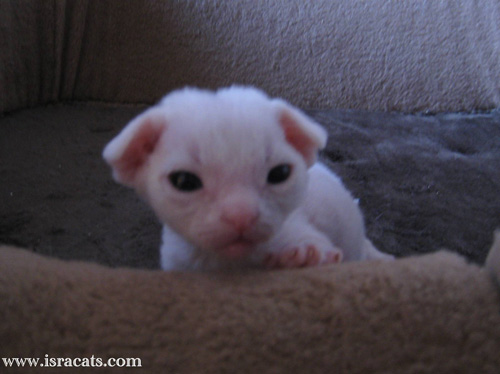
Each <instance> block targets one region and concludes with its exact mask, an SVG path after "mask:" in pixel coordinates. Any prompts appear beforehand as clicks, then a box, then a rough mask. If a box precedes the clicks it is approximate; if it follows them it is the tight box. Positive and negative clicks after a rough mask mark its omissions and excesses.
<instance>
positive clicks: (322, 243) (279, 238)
mask: <svg viewBox="0 0 500 374" xmlns="http://www.w3.org/2000/svg"><path fill="white" fill-rule="evenodd" d="M341 261H342V251H341V250H340V249H339V248H337V247H335V246H334V245H333V244H332V242H331V241H330V240H329V239H328V238H327V237H326V236H325V235H324V234H322V233H321V232H319V231H318V230H317V229H315V228H314V227H313V226H312V225H311V224H310V223H309V222H308V221H307V219H306V217H305V216H303V215H301V214H296V215H294V217H291V218H290V219H289V220H287V222H285V224H284V225H283V228H282V229H281V231H280V232H279V233H278V234H277V235H276V237H275V238H273V239H272V240H271V241H270V242H269V243H268V245H267V246H266V249H265V254H264V256H263V259H262V263H263V265H264V266H265V267H267V268H298V267H306V266H317V265H325V264H333V263H339V262H341Z"/></svg>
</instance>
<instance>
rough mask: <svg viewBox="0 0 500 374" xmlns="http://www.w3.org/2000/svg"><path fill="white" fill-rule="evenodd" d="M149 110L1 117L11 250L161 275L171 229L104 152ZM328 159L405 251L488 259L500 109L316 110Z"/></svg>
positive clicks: (0, 167) (54, 110)
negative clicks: (162, 249)
mask: <svg viewBox="0 0 500 374" xmlns="http://www.w3.org/2000/svg"><path fill="white" fill-rule="evenodd" d="M141 110H143V107H127V106H107V105H100V104H86V105H85V104H73V105H71V104H60V105H53V106H48V107H39V108H36V109H28V110H23V111H19V112H16V113H13V114H10V115H7V116H5V117H4V118H1V119H0V160H2V162H1V163H0V175H1V178H2V183H1V184H0V198H1V202H0V207H1V208H0V243H7V244H14V245H18V246H22V247H27V248H31V249H33V250H34V251H35V252H39V253H44V254H49V255H53V256H57V257H60V258H65V259H80V260H90V261H96V262H99V263H102V264H106V265H110V266H130V267H145V268H156V267H157V266H158V247H159V239H160V226H159V224H158V222H157V220H156V218H155V217H154V216H153V214H152V213H151V212H150V211H149V208H147V207H146V205H145V204H143V203H142V202H141V201H139V200H138V198H137V197H136V196H135V194H134V193H133V192H132V191H131V190H128V189H126V188H124V187H121V186H119V185H117V184H116V183H115V182H114V181H113V180H112V178H111V174H110V171H109V170H108V168H107V166H106V165H105V163H104V162H103V161H102V159H101V151H102V148H103V146H104V145H105V144H106V143H107V142H108V141H109V140H110V139H111V138H112V137H113V136H114V135H115V134H116V133H117V132H118V131H119V130H120V129H121V128H122V127H123V126H124V124H125V123H127V122H128V120H130V119H131V117H133V116H134V115H135V114H137V113H138V112H140V111H141ZM310 114H311V116H313V117H314V118H315V119H316V120H317V121H318V122H320V123H321V124H323V125H324V126H325V127H326V128H327V130H328V132H329V135H330V137H329V142H328V145H327V148H326V150H325V151H324V153H323V158H324V159H325V161H326V162H327V163H328V165H330V167H331V168H332V169H333V170H335V171H336V172H337V173H338V174H339V175H340V176H341V177H342V178H343V180H344V182H345V184H346V185H347V186H348V188H349V189H350V190H351V191H352V192H353V194H354V196H355V197H356V198H359V199H360V205H361V208H362V210H363V211H364V214H365V219H366V224H367V230H368V237H369V238H371V239H372V240H373V242H374V243H375V245H376V246H377V247H378V248H379V249H381V250H383V251H386V252H389V253H392V254H395V255H396V256H407V255H412V254H422V253H427V252H435V251H438V250H440V249H442V248H446V249H448V250H450V251H454V252H456V253H460V254H462V255H465V256H467V257H468V258H469V259H470V260H473V261H474V262H477V263H482V262H483V261H484V259H485V256H486V253H487V250H488V248H489V246H490V245H491V241H492V239H493V232H494V230H495V229H496V228H499V227H500V198H499V193H498V191H500V173H499V170H500V112H498V111H496V112H491V113H483V114H474V115H466V114H463V115H462V114H442V115H436V116H419V115H404V114H386V113H374V112H353V111H313V112H310Z"/></svg>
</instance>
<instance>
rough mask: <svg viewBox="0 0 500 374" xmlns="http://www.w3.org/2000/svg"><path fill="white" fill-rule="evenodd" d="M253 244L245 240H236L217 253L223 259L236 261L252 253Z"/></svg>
mask: <svg viewBox="0 0 500 374" xmlns="http://www.w3.org/2000/svg"><path fill="white" fill-rule="evenodd" d="M254 247H255V243H254V242H251V241H249V240H246V239H237V240H235V241H234V242H232V243H230V244H228V245H227V246H225V247H223V248H221V249H220V250H218V251H217V252H218V253H219V254H220V255H222V256H223V257H225V258H228V259H231V260H238V259H241V258H244V257H246V256H248V255H249V254H250V253H252V252H253V249H254Z"/></svg>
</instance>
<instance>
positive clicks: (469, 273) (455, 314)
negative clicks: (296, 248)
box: [0, 243, 500, 374]
mask: <svg viewBox="0 0 500 374" xmlns="http://www.w3.org/2000/svg"><path fill="white" fill-rule="evenodd" d="M499 244H500V243H499ZM497 250H500V248H497ZM497 255H498V253H497ZM499 305H500V304H499V296H498V293H497V288H496V287H495V285H494V283H493V282H492V279H491V278H490V275H489V274H488V272H486V271H485V270H483V269H481V268H479V267H477V266H475V265H468V264H466V263H465V262H464V261H463V259H461V258H459V257H458V256H455V255H452V254H447V253H439V254H434V255H429V256H421V257H420V258H411V259H405V260H400V261H396V262H372V263H370V262H364V263H351V264H347V265H343V266H329V267H325V268H323V269H322V270H321V271H318V270H317V269H314V268H307V269H302V270H292V271H272V272H251V273H248V274H233V275H214V274H210V273H209V274H200V273H195V274H193V273H181V274H176V273H167V272H159V271H139V270H126V269H116V270H112V269H109V268H104V267H102V266H96V265H92V264H88V263H85V264H84V263H68V262H61V261H56V260H49V259H47V258H43V257H41V256H38V255H34V254H32V253H29V252H26V251H22V250H20V249H9V248H2V247H0V311H2V318H1V320H0V342H1V343H2V344H1V346H0V354H1V355H0V358H11V359H12V358H26V357H28V358H33V359H39V363H41V364H43V365H46V366H45V367H43V368H39V367H37V369H33V371H28V372H36V373H39V372H40V373H44V372H49V373H60V372H63V373H66V372H68V373H75V372H77V373H79V372H82V373H87V372H89V370H90V371H92V369H91V368H89V367H85V366H83V365H82V362H83V361H82V360H83V359H87V362H88V364H87V366H89V365H90V364H91V361H90V359H92V358H93V359H94V361H93V362H94V365H98V366H100V370H99V372H105V373H116V372H117V371H120V369H117V368H116V367H111V366H107V367H104V365H116V364H117V363H118V364H120V363H121V364H122V365H126V364H127V361H125V360H126V359H133V361H128V363H129V365H130V366H132V365H133V367H134V368H130V369H122V371H125V370H129V371H131V372H132V371H134V372H135V371H137V372H140V373H186V374H191V373H207V374H209V373H249V374H253V373H275V374H280V373H283V374H285V373H318V374H324V373H330V372H335V373H342V374H344V373H345V374H358V373H359V374H365V373H398V374H400V373H408V374H410V373H450V374H452V373H453V374H461V373H464V374H465V373H492V374H493V373H497V372H498V369H499V368H500V356H499V355H498V352H499V350H500V314H499V313H498V311H499ZM58 358H63V359H65V361H63V363H64V365H61V367H55V366H51V365H57V359H58ZM53 359H55V360H56V361H54V363H53V364H52V361H51V360H53ZM74 359H77V361H74ZM45 360H47V361H45ZM117 360H118V361H117ZM73 363H76V364H77V365H80V367H75V366H72V365H73ZM2 364H3V362H0V368H2V370H4V371H2V372H7V373H10V372H16V373H24V372H26V370H27V369H26V368H19V369H17V370H13V371H11V369H10V368H7V369H6V370H5V368H4V367H3V365H2ZM139 365H140V368H139Z"/></svg>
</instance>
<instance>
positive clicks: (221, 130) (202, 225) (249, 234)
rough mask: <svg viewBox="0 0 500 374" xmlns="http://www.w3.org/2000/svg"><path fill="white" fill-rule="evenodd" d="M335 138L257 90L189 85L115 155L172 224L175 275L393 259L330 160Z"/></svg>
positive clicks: (166, 260)
mask: <svg viewBox="0 0 500 374" xmlns="http://www.w3.org/2000/svg"><path fill="white" fill-rule="evenodd" d="M325 142H326V133H325V131H324V130H323V129H322V128H321V127H320V126H319V125H317V124H315V123H314V122H312V121H311V120H310V119H309V118H307V117H306V116H304V115H303V114H302V113H300V112H299V111H298V110H296V109H295V108H293V107H291V106H290V105H289V104H287V103H285V102H284V101H281V100H277V99H269V98H267V97H266V96H265V95H264V94H262V93H261V92H260V91H257V90H255V89H251V88H241V87H232V88H228V89H223V90H219V91H217V92H215V93H213V92H209V91H202V90H195V89H186V90H183V91H177V92H175V93H173V94H170V95H168V96H166V98H165V99H164V100H163V101H162V102H161V103H160V104H159V105H158V106H156V107H153V108H152V109H150V110H148V111H147V112H145V113H144V114H142V115H140V116H139V117H137V118H136V119H134V120H133V121H132V122H131V123H130V124H129V125H128V126H127V127H126V128H125V130H123V131H122V133H120V134H119V135H118V136H117V137H116V138H115V139H114V140H113V141H112V142H111V143H110V144H109V145H108V146H107V147H106V149H105V152H104V157H105V159H106V160H107V161H108V163H109V164H110V165H111V166H112V167H113V172H114V176H115V179H117V180H118V181H119V182H121V183H123V184H125V185H128V186H131V187H134V188H135V189H136V191H137V192H138V193H139V195H141V196H142V197H143V198H144V199H145V200H146V201H147V202H148V203H149V204H150V205H151V207H152V208H153V210H154V211H155V213H156V214H157V216H158V217H159V219H160V220H161V221H162V223H163V224H164V229H163V236H162V247H161V266H162V268H163V269H165V270H198V269H199V270H209V269H221V268H223V269H225V268H242V267H300V266H311V265H318V264H326V263H335V262H340V261H341V259H343V260H347V261H353V260H364V259H370V258H388V257H390V256H388V255H385V254H383V253H381V252H379V251H377V250H376V249H375V248H374V247H373V246H372V245H371V243H370V242H369V241H368V240H367V239H366V237H365V232H364V225H363V219H362V216H361V213H360V210H359V207H358V206H357V204H356V203H355V201H354V200H353V199H352V197H351V195H350V194H349V192H348V191H347V190H346V189H345V188H344V187H343V185H342V183H341V182H340V179H339V178H338V177H337V176H335V175H334V174H333V173H332V172H330V171H329V170H328V169H327V168H326V167H325V166H323V165H322V164H320V163H315V158H316V153H317V150H318V149H319V148H321V147H323V146H324V144H325Z"/></svg>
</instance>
